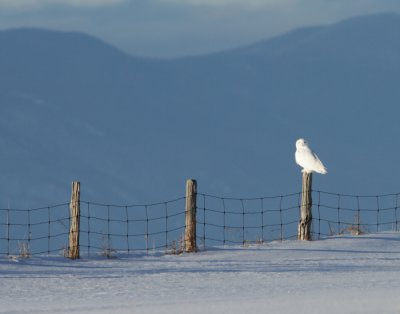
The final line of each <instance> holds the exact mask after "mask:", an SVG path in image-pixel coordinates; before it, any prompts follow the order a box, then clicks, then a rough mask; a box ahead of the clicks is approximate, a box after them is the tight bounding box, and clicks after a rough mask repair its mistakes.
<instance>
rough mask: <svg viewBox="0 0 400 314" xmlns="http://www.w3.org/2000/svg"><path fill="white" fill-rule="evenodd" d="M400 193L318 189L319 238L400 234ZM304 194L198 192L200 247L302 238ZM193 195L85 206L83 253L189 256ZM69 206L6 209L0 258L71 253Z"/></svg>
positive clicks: (0, 215)
mask: <svg viewBox="0 0 400 314" xmlns="http://www.w3.org/2000/svg"><path fill="white" fill-rule="evenodd" d="M399 195H400V193H392V194H382V195H349V194H338V193H331V192H325V191H313V192H312V196H313V200H314V202H313V206H312V215H313V220H312V222H313V224H312V236H313V239H320V238H321V237H326V236H331V235H338V234H343V233H353V234H361V233H365V232H380V231H385V230H396V231H398V230H399V227H400V222H399V217H400V209H399ZM300 199H301V193H292V194H284V195H278V196H265V197H255V198H233V197H222V196H216V195H210V194H205V193H198V194H197V215H196V217H197V228H196V230H197V234H196V238H197V246H198V248H199V249H207V247H210V246H220V245H221V246H226V245H236V244H240V245H245V246H246V245H249V244H253V243H258V244H260V243H264V242H266V241H274V240H278V241H283V240H288V239H295V238H297V227H298V221H299V208H300ZM185 202H186V198H185V197H180V198H176V199H173V200H170V201H165V202H158V203H150V204H130V205H118V204H102V203H98V202H88V201H80V243H79V246H80V252H81V255H87V256H91V255H98V254H103V255H107V256H110V255H112V254H117V252H118V254H131V253H133V252H137V251H145V252H146V253H149V252H151V251H159V250H164V251H165V252H166V253H168V252H170V253H177V252H182V251H183V250H184V240H183V236H184V235H183V234H184V231H185ZM69 211H70V210H69V202H68V203H61V204H56V205H52V206H45V207H39V208H32V209H9V208H7V209H1V208H0V255H20V254H21V251H22V250H27V249H28V250H29V254H30V255H40V254H48V255H52V254H64V255H65V254H66V252H67V251H68V234H69V223H70V212H69Z"/></svg>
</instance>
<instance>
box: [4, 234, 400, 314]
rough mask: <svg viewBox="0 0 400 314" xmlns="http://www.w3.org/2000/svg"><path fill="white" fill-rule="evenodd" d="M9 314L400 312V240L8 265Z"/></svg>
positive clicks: (348, 239)
mask: <svg viewBox="0 0 400 314" xmlns="http://www.w3.org/2000/svg"><path fill="white" fill-rule="evenodd" d="M0 313H114V314H116V313H335V314H336V313H400V233H396V232H392V233H379V234H369V235H363V236H357V237H353V236H337V237H333V238H328V239H325V240H320V241H313V242H298V241H285V242H272V243H266V244H263V245H253V246H249V247H247V248H243V247H238V246H236V247H225V248H214V249H210V250H208V251H206V252H199V253H196V254H183V255H180V256H177V255H164V254H150V255H148V256H146V255H139V254H138V255H133V256H132V255H131V256H129V257H123V256H122V257H119V258H116V259H105V258H100V257H99V258H91V259H82V260H79V261H69V260H66V259H64V258H62V257H34V258H30V259H25V260H12V259H7V258H0Z"/></svg>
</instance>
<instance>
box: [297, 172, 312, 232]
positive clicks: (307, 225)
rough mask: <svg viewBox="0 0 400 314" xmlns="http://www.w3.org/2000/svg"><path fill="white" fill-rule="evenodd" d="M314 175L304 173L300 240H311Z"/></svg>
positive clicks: (299, 230) (299, 229)
mask: <svg viewBox="0 0 400 314" xmlns="http://www.w3.org/2000/svg"><path fill="white" fill-rule="evenodd" d="M311 192H312V173H307V172H305V171H304V172H303V180H302V191H301V207H300V222H299V228H298V233H297V236H298V239H299V240H311V223H312V213H311V207H312V198H311Z"/></svg>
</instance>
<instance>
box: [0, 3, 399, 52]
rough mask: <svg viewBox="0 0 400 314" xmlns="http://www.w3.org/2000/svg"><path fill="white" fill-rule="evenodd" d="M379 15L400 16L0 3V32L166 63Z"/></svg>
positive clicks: (267, 7)
mask: <svg viewBox="0 0 400 314" xmlns="http://www.w3.org/2000/svg"><path fill="white" fill-rule="evenodd" d="M379 12H395V13H398V14H400V1H399V0H0V29H8V28H16V27H40V28H46V29H55V30H64V31H80V32H84V33H87V34H90V35H93V36H96V37H98V38H101V39H103V40H104V41H106V42H108V43H110V44H112V45H114V46H116V47H118V48H120V49H122V50H124V51H126V52H128V53H131V54H134V55H138V56H150V57H163V58H171V57H177V56H186V55H197V54H204V53H210V52H215V51H221V50H224V49H229V48H234V47H238V46H241V45H245V44H251V43H254V42H256V41H259V40H263V39H267V38H270V37H273V36H277V35H279V34H282V33H284V32H287V31H289V30H291V29H294V28H298V27H303V26H310V25H321V24H330V23H335V22H338V21H340V20H342V19H346V18H349V17H352V16H357V15H365V14H373V13H379Z"/></svg>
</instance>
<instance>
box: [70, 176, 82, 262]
mask: <svg viewBox="0 0 400 314" xmlns="http://www.w3.org/2000/svg"><path fill="white" fill-rule="evenodd" d="M80 185H81V184H80V182H78V181H74V182H72V193H71V202H70V204H69V208H70V227H69V244H68V258H70V259H77V258H79V220H80Z"/></svg>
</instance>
